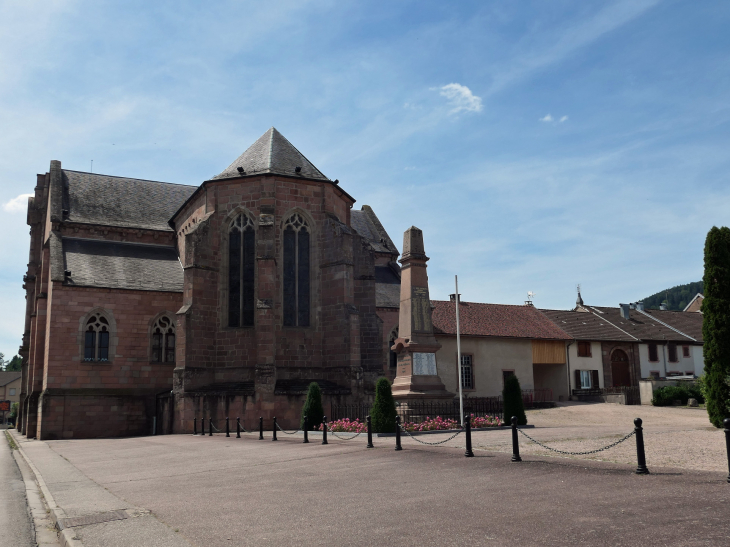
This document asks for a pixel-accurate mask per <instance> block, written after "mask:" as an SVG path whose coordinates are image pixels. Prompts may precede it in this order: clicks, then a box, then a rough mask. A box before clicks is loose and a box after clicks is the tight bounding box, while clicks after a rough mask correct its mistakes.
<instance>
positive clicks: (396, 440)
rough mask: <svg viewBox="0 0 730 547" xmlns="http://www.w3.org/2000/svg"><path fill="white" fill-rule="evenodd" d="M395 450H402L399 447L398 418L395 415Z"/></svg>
mask: <svg viewBox="0 0 730 547" xmlns="http://www.w3.org/2000/svg"><path fill="white" fill-rule="evenodd" d="M395 449H396V450H403V447H402V446H401V445H400V416H398V415H397V414H396V415H395Z"/></svg>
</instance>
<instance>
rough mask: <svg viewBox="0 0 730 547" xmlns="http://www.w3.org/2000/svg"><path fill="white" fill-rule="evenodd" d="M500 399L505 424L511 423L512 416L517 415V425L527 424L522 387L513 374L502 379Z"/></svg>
mask: <svg viewBox="0 0 730 547" xmlns="http://www.w3.org/2000/svg"><path fill="white" fill-rule="evenodd" d="M502 401H504V421H505V423H506V424H511V423H512V416H517V425H527V416H526V415H525V403H524V402H523V401H522V388H521V387H520V381H519V380H518V379H517V376H515V375H514V374H512V375H511V376H509V377H507V378H506V379H505V381H504V389H503V390H502Z"/></svg>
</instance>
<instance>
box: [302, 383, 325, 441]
mask: <svg viewBox="0 0 730 547" xmlns="http://www.w3.org/2000/svg"><path fill="white" fill-rule="evenodd" d="M305 416H306V417H307V420H308V422H309V431H314V430H315V429H316V428H317V427H319V424H321V423H322V420H323V419H324V410H323V409H322V391H321V390H320V389H319V384H318V383H317V382H312V383H311V384H309V389H308V390H307V399H306V401H304V407H303V408H302V417H301V419H300V421H299V427H300V429H304V417H305Z"/></svg>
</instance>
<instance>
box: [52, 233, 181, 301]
mask: <svg viewBox="0 0 730 547" xmlns="http://www.w3.org/2000/svg"><path fill="white" fill-rule="evenodd" d="M63 258H64V269H65V270H70V271H71V275H70V277H68V278H67V279H66V281H65V283H66V284H67V285H73V286H79V287H105V288H111V289H136V290H143V291H165V292H182V290H183V269H182V266H181V265H180V261H179V260H178V258H177V250H176V249H175V247H167V246H162V245H142V244H138V243H120V242H116V241H104V240H96V239H74V238H63Z"/></svg>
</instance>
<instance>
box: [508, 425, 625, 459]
mask: <svg viewBox="0 0 730 547" xmlns="http://www.w3.org/2000/svg"><path fill="white" fill-rule="evenodd" d="M517 431H519V432H520V433H522V435H524V436H525V437H527V438H528V439H530V440H531V441H532V442H533V443H535V444H536V445H539V446H541V447H543V448H546V449H547V450H552V451H553V452H557V453H558V454H566V455H568V456H586V455H588V454H596V453H598V452H603V451H604V450H608V449H609V448H613V447H614V446H617V445H619V444H621V443H622V442H624V441H625V440H626V439H629V438H631V437H633V436H634V434H635V433H636V431H632V432H631V433H629V434H628V435H626V436H625V437H624V438H623V439H619V440H618V441H616V442H615V443H611V444H609V445H608V446H604V447H603V448H598V449H596V450H588V451H586V452H568V451H566V450H558V449H557V448H552V447H550V446H547V445H545V444H543V443H541V442H540V441H537V440H535V439H533V438H532V437H530V436H529V435H528V434H527V433H525V432H524V431H522V430H521V429H520V428H519V427H518V428H517Z"/></svg>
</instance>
